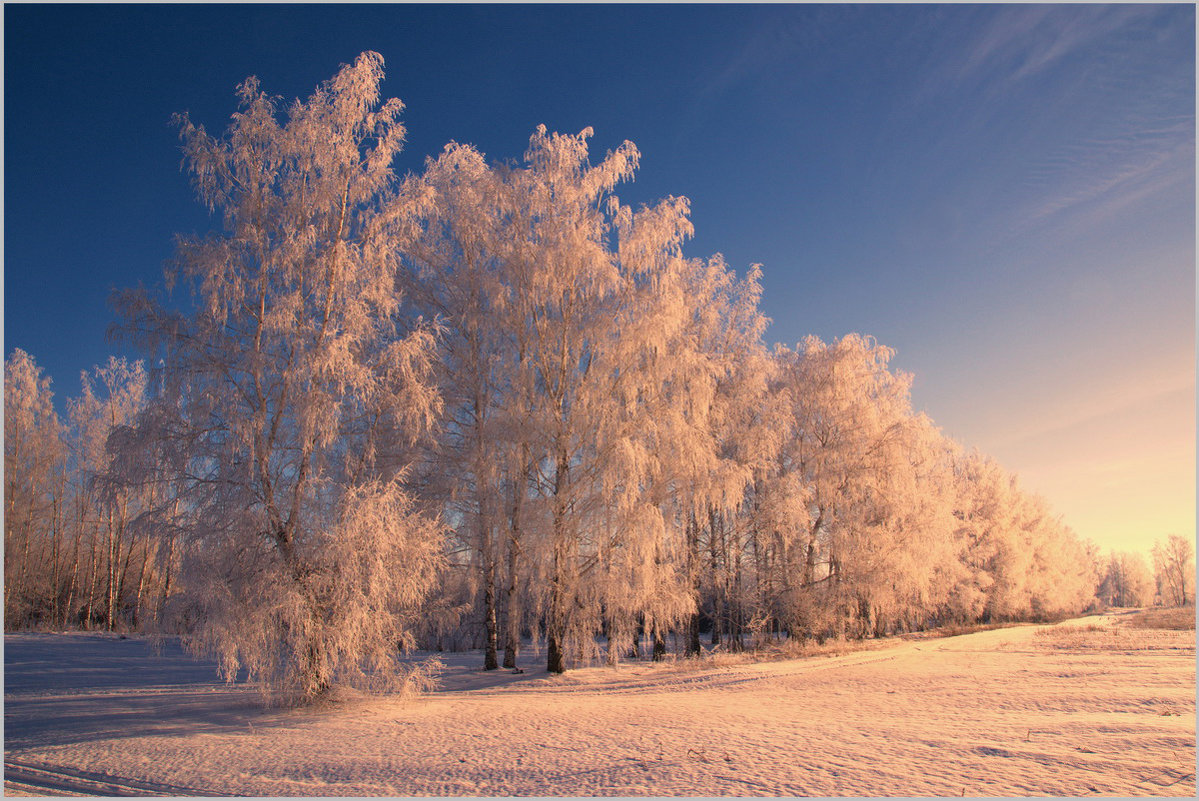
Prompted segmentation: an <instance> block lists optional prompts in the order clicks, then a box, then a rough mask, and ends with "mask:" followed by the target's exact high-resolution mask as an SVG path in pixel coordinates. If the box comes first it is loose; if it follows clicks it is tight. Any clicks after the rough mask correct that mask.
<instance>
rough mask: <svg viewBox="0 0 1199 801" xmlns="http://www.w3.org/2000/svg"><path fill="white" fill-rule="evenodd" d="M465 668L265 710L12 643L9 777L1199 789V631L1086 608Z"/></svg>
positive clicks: (90, 656) (76, 654)
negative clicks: (1078, 614)
mask: <svg viewBox="0 0 1199 801" xmlns="http://www.w3.org/2000/svg"><path fill="white" fill-rule="evenodd" d="M470 661H475V662H476V663H477V661H478V655H477V654H475V655H468V656H467V657H465V658H457V659H455V660H453V661H450V662H449V664H448V668H447V674H446V679H445V682H444V687H443V689H442V690H440V691H438V692H436V693H433V694H430V695H426V696H423V697H420V698H417V699H413V700H401V699H379V698H366V697H361V696H354V697H349V696H347V697H344V698H343V699H342V700H340V701H339V702H338V703H336V704H332V705H329V706H327V707H326V708H324V709H319V710H305V711H295V710H291V711H266V710H263V709H261V708H260V707H258V706H257V704H256V696H255V695H254V693H253V692H252V691H251V690H249V689H247V688H244V687H232V688H230V687H226V686H224V685H222V684H219V683H216V682H215V681H213V679H212V676H213V673H212V669H211V666H209V665H203V664H197V663H195V662H192V661H191V660H189V659H188V658H187V657H186V656H184V655H183V654H182V653H181V652H180V651H179V650H178V648H177V646H176V647H168V648H167V649H166V650H164V652H163V653H162V655H161V656H155V655H154V654H153V653H152V652H151V651H150V650H149V649H148V648H147V646H146V644H145V643H143V642H141V641H138V640H133V639H130V640H117V639H113V638H104V637H97V636H87V635H9V636H6V638H5V681H6V688H5V692H6V694H5V738H6V739H5V759H6V789H7V791H8V792H9V793H10V794H12V793H16V792H21V790H22V789H29V788H31V787H32V788H42V790H41V791H42V792H60V791H69V790H72V789H74V790H76V791H79V792H105V794H119V793H128V794H133V795H146V794H154V793H162V794H168V795H177V794H183V795H188V794H198V793H200V792H210V793H216V794H222V795H233V794H248V795H266V796H303V795H340V796H360V795H388V796H407V795H444V796H469V795H487V796H505V795H577V796H602V795H622V796H624V795H633V796H636V795H953V796H957V795H962V794H965V795H1042V794H1049V795H1090V794H1116V795H1177V796H1187V795H1192V794H1194V792H1195V778H1194V773H1195V703H1194V695H1195V640H1194V632H1191V631H1157V630H1133V629H1128V628H1124V627H1121V626H1120V625H1118V623H1117V621H1116V619H1115V618H1111V617H1107V618H1089V619H1084V620H1082V621H1075V622H1073V623H1071V624H1064V625H1063V626H1058V627H1044V626H1022V627H1016V628H1007V629H999V630H994V631H987V632H980V633H976V634H970V635H964V636H960V637H954V638H947V639H924V640H911V641H895V642H894V643H890V644H888V645H886V646H884V647H882V648H878V649H872V650H864V651H857V652H853V653H848V654H844V655H841V656H834V657H813V658H809V659H802V660H789V661H782V662H770V663H760V664H744V665H733V666H726V667H717V668H710V669H696V668H694V667H689V666H685V665H651V664H645V663H641V664H633V665H627V666H623V667H620V668H617V669H609V668H589V669H586V670H578V671H571V672H568V673H567V674H566V675H564V676H555V677H551V676H548V675H547V674H546V673H545V672H544V671H543V670H538V669H536V668H534V667H532V666H528V667H527V671H526V673H524V674H522V675H513V674H511V673H508V672H500V673H491V674H483V673H481V672H480V671H476V670H474V669H473V668H472V667H471V666H470ZM531 661H532V660H531V658H530V662H531ZM38 771H41V773H38ZM47 777H49V778H47ZM22 782H23V783H22ZM39 782H40V783H39ZM89 782H91V783H92V784H89ZM104 782H107V783H108V784H107V787H108V789H107V790H97V787H98V786H99V785H101V784H104ZM122 788H123V789H122Z"/></svg>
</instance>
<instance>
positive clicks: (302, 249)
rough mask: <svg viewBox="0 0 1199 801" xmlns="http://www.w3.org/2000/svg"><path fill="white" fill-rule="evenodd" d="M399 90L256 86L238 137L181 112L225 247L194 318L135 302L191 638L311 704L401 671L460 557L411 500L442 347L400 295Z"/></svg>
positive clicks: (362, 75) (346, 76)
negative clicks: (441, 580)
mask: <svg viewBox="0 0 1199 801" xmlns="http://www.w3.org/2000/svg"><path fill="white" fill-rule="evenodd" d="M382 79H383V59H382V58H381V57H380V56H379V55H378V54H375V53H364V54H362V55H361V56H359V57H358V59H357V60H356V61H355V63H354V64H353V65H351V66H343V67H342V69H341V70H340V71H339V72H338V73H337V75H336V76H334V77H333V78H332V79H331V80H329V81H327V82H325V83H323V84H321V85H320V86H319V87H317V89H316V91H315V92H314V93H313V94H312V96H311V97H309V98H308V99H307V100H303V101H301V100H296V101H294V102H292V103H291V104H289V105H287V106H286V107H285V108H284V107H283V106H282V105H281V104H280V102H279V101H278V100H277V99H276V98H273V97H271V96H269V95H267V94H265V93H264V92H263V91H261V90H260V89H259V85H258V81H257V80H256V79H254V78H249V79H247V80H246V81H245V82H244V83H243V84H242V85H241V86H240V87H239V88H238V98H239V101H240V105H239V110H238V111H237V113H236V114H234V115H233V120H232V123H231V124H230V126H229V128H228V130H227V132H226V133H225V134H224V135H223V136H222V137H215V136H212V135H210V134H209V133H208V132H207V131H206V130H205V129H204V128H203V126H199V127H197V126H196V125H194V124H193V123H192V122H191V120H190V119H189V118H188V117H187V115H186V114H184V115H181V116H180V117H179V118H178V124H179V127H180V131H181V138H182V140H183V143H184V147H183V150H184V163H185V165H186V167H187V169H188V171H189V172H190V173H191V175H192V176H193V181H194V185H195V188H196V191H197V194H198V196H199V198H200V199H201V201H203V202H204V203H205V204H206V205H208V207H209V208H210V209H213V210H219V211H220V212H221V213H222V216H223V221H224V233H222V234H216V235H211V236H208V237H205V238H199V239H183V240H181V241H180V243H179V247H178V253H177V257H176V264H175V269H174V272H173V273H172V274H171V276H170V277H172V278H174V279H176V280H179V281H182V282H184V283H185V284H187V285H188V286H190V287H191V289H192V290H193V292H194V312H193V313H190V314H172V313H169V312H168V311H167V310H165V309H163V308H161V307H160V306H158V305H156V304H154V303H153V302H151V301H150V300H148V299H147V298H146V297H145V296H144V295H138V294H129V295H127V296H126V297H125V298H124V300H123V304H122V305H123V309H124V312H125V314H126V316H127V320H128V322H127V326H126V328H127V330H132V331H134V332H136V333H141V334H145V335H146V336H147V338H148V339H149V341H150V342H151V343H152V344H157V345H158V346H159V347H160V348H161V356H162V359H163V363H164V365H165V368H164V374H163V376H162V386H163V390H162V397H161V398H160V400H159V403H158V404H157V407H156V412H155V416H154V421H155V422H154V424H152V425H148V426H147V427H146V430H145V433H146V436H150V437H153V438H155V439H157V440H159V441H160V442H161V441H163V440H164V439H165V440H169V442H170V443H171V449H173V450H177V451H178V454H180V455H181V456H182V458H181V459H179V460H178V461H180V462H181V465H182V468H181V469H182V470H183V471H184V473H183V475H184V477H185V479H186V482H187V487H186V492H185V494H184V497H183V498H182V504H183V506H184V514H183V516H181V518H180V520H179V526H180V528H181V531H182V533H183V535H184V537H185V541H186V550H187V554H186V555H187V560H186V564H187V565H188V566H189V569H188V572H187V575H186V577H185V582H186V585H187V591H188V595H187V602H188V603H189V604H190V609H189V613H190V614H191V615H192V616H193V617H194V619H195V620H196V626H197V628H196V630H195V632H194V634H193V636H192V640H191V641H192V643H193V645H194V647H196V648H197V649H202V650H205V651H209V652H212V653H215V654H216V655H217V656H218V657H219V658H220V664H221V669H222V671H223V672H224V674H225V675H226V676H227V677H229V678H230V679H232V678H233V677H234V676H235V675H237V673H238V671H239V670H241V669H244V670H245V671H247V673H248V675H249V677H250V679H252V680H259V681H261V682H262V683H263V686H264V688H267V689H269V690H273V691H280V692H282V693H284V694H285V695H290V696H297V697H301V698H310V697H312V696H314V695H316V694H318V693H320V692H321V691H323V690H324V689H325V688H326V687H328V686H329V685H330V683H331V682H333V681H334V680H335V679H337V680H339V681H347V682H349V681H353V682H358V683H370V682H372V681H374V680H379V681H387V680H390V679H394V678H395V677H396V676H397V671H398V665H397V663H396V658H397V654H398V651H397V647H398V646H400V645H403V644H405V643H406V642H407V641H408V637H409V633H410V624H411V619H410V618H411V616H412V615H413V614H414V612H415V610H416V609H417V608H418V606H419V603H420V601H421V600H422V598H423V597H424V596H425V594H426V592H427V591H428V589H429V588H430V586H431V584H432V582H433V579H434V574H435V571H436V569H437V566H438V562H439V558H440V545H441V543H440V540H441V534H440V529H439V526H438V524H437V523H436V521H435V520H433V519H430V518H429V517H427V516H425V515H423V514H421V513H420V512H418V511H417V510H416V509H415V507H414V503H413V500H412V498H411V496H410V493H409V492H408V491H407V489H406V488H405V485H404V479H405V471H406V468H407V464H408V461H409V459H410V458H411V451H410V448H411V446H412V445H413V443H414V442H415V441H416V439H417V438H418V437H420V436H422V435H423V434H424V433H425V432H426V431H427V430H428V428H429V426H430V425H431V423H432V422H433V420H434V419H435V417H436V415H437V413H438V410H439V401H438V398H437V395H436V391H435V387H434V385H433V382H432V380H431V377H430V372H431V362H432V360H433V358H434V355H435V351H434V345H433V341H434V337H433V332H432V331H431V330H430V329H429V328H428V327H426V326H420V325H417V326H415V327H411V328H408V327H406V325H405V323H404V321H403V320H402V318H401V315H400V313H399V306H398V304H399V298H398V296H397V294H396V291H395V288H396V287H395V281H396V269H397V258H398V257H397V247H396V245H397V238H398V237H401V236H402V235H403V231H404V230H405V225H406V216H405V209H404V208H403V206H402V204H399V205H397V204H396V203H394V202H391V201H392V200H393V198H394V188H395V187H394V185H395V179H394V176H393V173H392V169H391V163H392V160H393V158H394V156H395V154H396V153H397V152H398V151H399V150H400V147H401V144H402V142H403V138H404V128H403V126H402V125H401V124H400V122H399V115H400V111H401V108H402V106H401V104H400V102H399V101H398V100H395V99H391V100H387V101H386V102H383V103H380V102H379V84H380V82H381V81H382ZM281 109H283V110H282V111H281ZM148 419H149V418H148Z"/></svg>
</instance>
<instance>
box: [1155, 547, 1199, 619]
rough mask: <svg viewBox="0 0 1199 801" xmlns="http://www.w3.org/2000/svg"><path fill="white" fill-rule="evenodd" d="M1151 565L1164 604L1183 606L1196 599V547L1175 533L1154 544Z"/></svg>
mask: <svg viewBox="0 0 1199 801" xmlns="http://www.w3.org/2000/svg"><path fill="white" fill-rule="evenodd" d="M1153 567H1154V571H1155V572H1156V574H1157V591H1158V593H1159V594H1160V595H1161V600H1162V603H1163V604H1164V605H1166V606H1186V605H1187V604H1191V603H1194V602H1195V589H1194V588H1195V546H1194V544H1193V543H1192V542H1191V541H1190V540H1188V539H1186V538H1185V537H1180V536H1179V535H1177V534H1171V535H1170V536H1168V537H1166V539H1165V541H1158V542H1157V543H1155V544H1154V546H1153Z"/></svg>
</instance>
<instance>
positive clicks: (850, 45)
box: [4, 4, 1196, 549]
mask: <svg viewBox="0 0 1199 801" xmlns="http://www.w3.org/2000/svg"><path fill="white" fill-rule="evenodd" d="M1195 30H1196V29H1195V11H1194V7H1193V6H1192V5H1190V4H1177V5H1057V6H1039V5H997V6H978V5H945V6H904V5H891V6H880V5H862V6H850V5H827V6H816V5H763V6H745V5H741V6H709V5H702V6H672V5H663V6H643V5H628V6H614V5H604V6H576V5H570V6H540V5H538V6H504V5H488V6H426V5H364V6H336V7H333V6H323V5H317V6H312V5H301V6H279V5H265V6H212V5H207V6H80V5H67V6H48V5H11V4H8V5H5V7H4V39H5V42H4V44H5V53H4V83H5V87H4V92H5V94H4V142H5V151H4V350H5V353H8V352H11V350H12V349H13V348H15V347H20V348H23V349H25V350H27V351H29V352H30V353H31V354H32V355H33V356H34V357H35V358H36V359H37V361H38V363H39V364H41V365H42V366H43V367H44V368H45V369H46V371H47V372H48V373H49V374H50V375H51V376H52V377H53V378H54V388H55V391H56V392H57V393H58V395H59V396H60V397H61V396H70V395H75V394H77V393H78V391H79V381H78V375H79V372H80V371H81V370H83V369H86V368H90V367H91V366H92V365H95V364H97V363H101V362H103V361H104V360H105V359H106V358H107V356H108V354H109V353H113V352H119V351H118V350H117V349H116V348H115V347H114V346H113V345H110V344H108V343H107V342H106V340H105V329H106V327H107V326H108V324H109V323H110V322H111V320H112V313H111V310H110V309H109V307H108V306H107V305H106V299H107V296H108V293H109V292H110V290H111V289H112V288H114V287H127V286H133V285H136V284H137V283H139V282H141V283H144V284H146V285H154V284H156V283H158V282H159V281H160V276H161V268H162V263H163V261H164V260H165V259H166V258H168V257H169V256H170V254H171V250H172V237H173V235H174V234H175V233H179V232H182V233H193V232H197V231H203V230H206V229H208V228H209V227H211V226H212V223H213V221H212V220H211V219H210V218H209V217H208V216H207V213H206V212H205V211H204V210H203V209H202V208H201V207H200V206H199V205H198V204H197V203H195V202H194V200H193V196H192V193H191V189H190V187H189V185H188V181H187V179H186V177H185V176H183V175H182V174H181V173H180V172H179V160H180V153H179V149H178V147H179V143H178V140H177V138H176V136H175V132H174V130H173V129H171V128H170V127H169V126H168V120H169V118H170V115H171V113H172V112H176V111H183V110H187V111H189V112H190V113H191V116H192V119H193V120H196V121H199V122H203V123H205V124H206V125H207V126H208V127H209V129H210V130H220V129H223V127H224V125H225V123H226V121H227V120H228V116H229V114H230V113H231V112H232V111H233V110H234V104H235V100H234V96H233V89H234V87H235V85H236V84H237V83H239V82H240V81H241V80H243V79H244V78H245V77H246V76H247V75H251V74H254V75H257V76H259V78H261V80H262V85H263V87H264V88H265V89H267V90H268V91H270V92H272V93H275V94H279V95H282V96H284V97H287V98H294V97H297V96H307V94H308V93H310V92H311V90H312V88H313V87H314V86H315V85H316V84H317V83H318V82H320V81H321V80H324V79H326V78H328V77H330V76H331V75H332V74H333V73H334V72H335V71H336V69H337V67H338V65H339V64H341V63H346V62H350V61H351V60H352V59H353V58H354V56H356V55H357V54H358V53H359V52H361V51H363V50H376V51H378V52H379V53H381V54H382V55H383V56H384V58H385V59H386V62H387V75H388V77H387V81H386V82H385V84H384V89H385V91H386V93H387V94H388V96H395V97H399V98H400V99H401V100H403V101H404V103H405V104H406V106H407V110H406V112H405V122H406V125H407V127H408V134H409V135H408V145H407V148H406V151H405V153H404V154H402V156H401V158H400V160H399V162H398V163H397V167H398V168H399V170H400V171H401V172H404V171H408V170H418V169H420V166H421V164H422V162H423V159H424V158H425V157H426V156H428V155H432V154H435V153H437V152H438V151H439V150H440V149H441V146H442V145H444V144H445V143H446V142H447V141H449V140H451V139H453V140H457V141H460V142H469V143H472V144H474V145H476V146H478V147H479V148H480V149H481V150H483V151H484V152H485V153H487V154H488V155H489V156H490V157H492V158H495V159H510V158H517V157H519V156H520V155H521V154H522V153H523V152H524V149H525V146H526V145H527V142H528V137H529V134H530V133H531V132H532V131H533V129H534V127H535V126H536V125H538V124H539V123H544V124H545V125H546V126H547V127H548V128H550V129H551V130H557V131H562V132H577V131H579V130H580V129H582V128H584V127H586V126H591V127H593V128H594V129H595V137H594V139H593V140H592V145H593V152H596V153H597V154H601V153H602V152H603V151H605V150H607V149H609V148H613V147H615V146H617V145H618V144H619V143H620V142H621V141H623V140H625V139H629V140H632V141H633V142H635V143H636V144H637V146H638V147H639V148H640V150H641V152H642V168H641V170H640V172H639V174H638V177H637V181H636V183H635V184H633V185H631V186H628V187H626V188H625V190H624V191H622V192H621V193H620V194H621V196H622V199H624V200H626V201H650V200H653V199H656V198H659V197H663V196H665V195H672V194H673V195H686V196H687V197H689V198H690V199H691V201H692V209H693V215H692V218H693V221H694V223H695V227H696V236H695V239H694V240H693V241H692V242H691V244H690V246H689V248H688V250H689V252H690V253H691V254H692V255H697V256H706V255H709V254H711V253H713V252H717V251H719V252H723V253H724V254H725V255H726V256H727V258H728V259H729V261H730V263H731V264H733V265H734V266H736V267H738V268H739V269H744V268H745V267H746V266H747V265H749V264H750V263H753V262H760V263H761V264H763V265H764V269H765V281H764V288H765V295H764V299H763V306H764V309H765V312H766V313H767V314H768V315H769V316H770V317H771V318H772V319H773V320H774V323H773V324H772V326H771V328H770V330H769V331H768V335H767V336H768V338H769V340H770V341H772V342H783V343H787V344H791V345H793V344H794V343H795V342H796V341H798V340H799V339H800V338H802V337H803V336H804V335H806V334H809V333H814V334H817V335H819V336H821V337H822V338H824V339H826V340H827V339H831V338H833V337H837V336H841V335H843V334H845V333H848V332H850V331H858V332H861V333H866V334H873V335H874V336H876V337H877V338H878V339H879V341H881V342H882V343H884V344H887V345H890V346H892V347H894V348H896V349H897V351H898V355H897V356H896V359H895V362H894V363H895V365H896V366H897V367H899V368H901V369H904V370H907V371H910V372H912V373H913V374H914V375H915V385H914V389H913V399H914V402H915V404H916V406H917V407H918V408H920V409H923V410H924V411H927V412H928V413H929V415H930V416H931V417H932V418H933V419H934V420H935V421H937V422H938V423H939V424H940V425H941V426H942V427H943V428H944V429H945V431H946V432H947V433H948V434H949V435H951V436H953V437H954V438H956V439H958V440H959V441H961V442H964V443H966V444H968V445H973V446H977V447H979V448H980V449H981V450H983V451H984V452H987V453H989V454H991V455H993V456H995V457H996V458H997V459H998V460H999V461H1000V462H1001V463H1002V464H1004V465H1005V466H1006V467H1008V468H1010V469H1013V470H1015V471H1017V472H1018V473H1020V475H1021V477H1022V480H1023V482H1024V485H1025V486H1026V487H1028V488H1031V489H1034V490H1036V491H1039V492H1041V493H1042V494H1044V495H1045V496H1046V497H1048V498H1049V500H1050V502H1051V503H1052V505H1053V506H1054V508H1055V510H1056V511H1057V512H1059V513H1060V514H1062V515H1063V517H1064V519H1065V520H1066V522H1067V523H1069V524H1070V525H1072V526H1073V527H1074V528H1075V529H1076V530H1077V531H1078V532H1079V533H1080V534H1082V535H1083V536H1086V537H1090V538H1092V539H1094V540H1095V541H1096V542H1097V543H1099V544H1100V545H1101V546H1102V547H1103V548H1104V549H1107V548H1138V549H1148V547H1149V546H1150V545H1151V544H1152V542H1153V541H1154V540H1155V539H1157V538H1159V537H1162V536H1164V535H1165V534H1167V533H1181V534H1184V535H1186V536H1190V537H1192V538H1193V537H1194V534H1195V148H1194V145H1195Z"/></svg>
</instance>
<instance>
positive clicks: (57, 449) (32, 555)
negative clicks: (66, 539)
mask: <svg viewBox="0 0 1199 801" xmlns="http://www.w3.org/2000/svg"><path fill="white" fill-rule="evenodd" d="M63 433H64V431H63V426H62V423H61V422H60V421H59V418H58V414H57V412H55V410H54V402H53V393H52V392H51V391H50V379H49V378H48V377H43V376H42V369H41V368H40V367H38V365H37V363H36V362H35V361H34V359H33V357H32V356H30V355H29V354H28V353H26V352H25V351H23V350H21V349H19V348H17V349H14V350H13V352H12V353H11V354H9V357H8V359H6V360H5V362H4V626H5V629H6V630H11V629H14V628H19V627H21V626H25V625H29V624H31V623H33V622H36V621H39V620H45V621H48V622H49V621H55V620H56V618H57V614H56V612H57V601H58V590H59V586H58V585H59V553H60V550H61V546H62V534H63V526H62V517H63V515H62V505H63V501H64V479H65V469H66V454H65V451H64V448H63V441H62V435H63ZM47 567H48V568H49V570H47Z"/></svg>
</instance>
